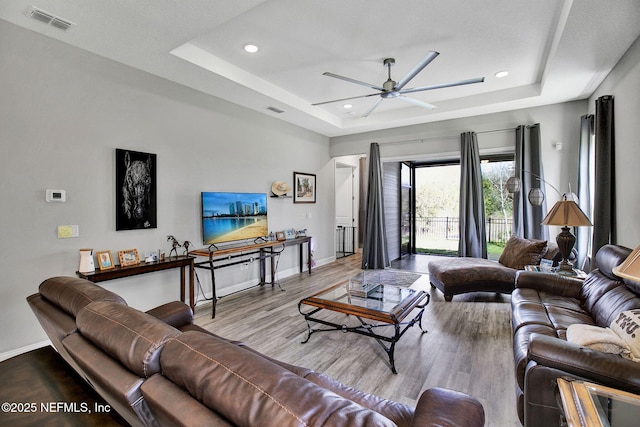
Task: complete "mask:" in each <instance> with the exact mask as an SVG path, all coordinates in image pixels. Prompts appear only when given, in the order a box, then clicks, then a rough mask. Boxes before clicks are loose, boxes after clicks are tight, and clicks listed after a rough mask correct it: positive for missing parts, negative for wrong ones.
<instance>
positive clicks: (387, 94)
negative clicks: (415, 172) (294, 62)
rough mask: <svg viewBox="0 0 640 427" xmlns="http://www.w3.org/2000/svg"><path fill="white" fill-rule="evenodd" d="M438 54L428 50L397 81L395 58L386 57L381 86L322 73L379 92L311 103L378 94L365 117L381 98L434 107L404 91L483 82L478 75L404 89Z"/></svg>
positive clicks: (326, 102)
mask: <svg viewBox="0 0 640 427" xmlns="http://www.w3.org/2000/svg"><path fill="white" fill-rule="evenodd" d="M438 55H440V53H439V52H435V51H430V52H429V53H427V55H426V56H425V57H424V58H422V60H421V61H420V62H418V63H417V64H416V66H415V67H413V69H411V71H409V72H408V73H407V75H406V76H404V77H403V78H402V79H400V81H399V82H396V81H394V80H392V79H391V66H392V65H393V64H395V63H396V60H395V59H393V58H386V59H385V60H384V61H383V64H384V65H385V66H386V67H387V70H388V76H389V78H388V79H387V81H386V82H384V83H383V84H382V86H377V85H374V84H371V83H367V82H363V81H360V80H355V79H352V78H350V77H345V76H341V75H338V74H334V73H330V72H325V73H322V75H323V76H329V77H333V78H336V79H340V80H344V81H347V82H351V83H355V84H358V85H362V86H366V87H369V88H371V89H375V90H377V91H379V92H376V93H370V94H368V95H360V96H351V97H348V98H341V99H334V100H332V101H324V102H318V103H317V104H312V105H323V104H330V103H332V102H340V101H346V100H349V99H356V98H367V97H370V96H380V98H379V99H378V100H377V101H376V102H375V103H374V104H373V105H372V106H371V107H369V109H368V110H367V111H366V112H365V113H364V114H363V115H362V117H367V116H368V115H369V114H371V112H372V111H373V110H375V109H376V107H377V106H378V105H380V103H381V102H382V101H383V100H385V99H393V98H396V99H400V100H402V101H405V102H408V103H410V104H414V105H418V106H420V107H423V108H427V109H430V110H431V109H433V108H435V105H432V104H427V103H426V102H422V101H420V100H418V99H415V98H410V97H408V96H404V94H405V93H413V92H422V91H425V90H433V89H442V88H445V87H452V86H462V85H468V84H473V83H482V82H484V77H478V78H475V79H469V80H460V81H457V82H451V83H441V84H436V85H430V86H421V87H414V88H408V89H404V87H405V86H406V85H407V83H409V81H411V79H413V78H414V77H415V76H416V75H417V74H418V73H419V72H420V71H422V70H423V69H424V68H425V67H426V66H427V65H429V64H430V63H431V61H433V60H434V59H436V57H437V56H438Z"/></svg>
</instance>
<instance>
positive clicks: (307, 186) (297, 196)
mask: <svg viewBox="0 0 640 427" xmlns="http://www.w3.org/2000/svg"><path fill="white" fill-rule="evenodd" d="M315 202H316V176H315V174H312V173H303V172H294V173H293V203H315Z"/></svg>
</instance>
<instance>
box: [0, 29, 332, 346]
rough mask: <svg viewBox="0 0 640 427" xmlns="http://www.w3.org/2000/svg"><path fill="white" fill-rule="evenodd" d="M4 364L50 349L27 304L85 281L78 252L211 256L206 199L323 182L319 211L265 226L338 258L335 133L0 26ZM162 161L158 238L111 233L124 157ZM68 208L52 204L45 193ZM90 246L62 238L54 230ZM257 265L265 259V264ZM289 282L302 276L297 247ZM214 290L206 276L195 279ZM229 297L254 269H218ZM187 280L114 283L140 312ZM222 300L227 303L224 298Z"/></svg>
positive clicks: (277, 215) (291, 214) (174, 276)
mask: <svg viewBox="0 0 640 427" xmlns="http://www.w3.org/2000/svg"><path fill="white" fill-rule="evenodd" d="M0 58H2V59H1V62H0V94H2V95H1V96H0V117H1V120H0V147H1V153H2V155H1V156H0V174H1V179H0V189H1V191H0V194H2V197H3V201H2V209H0V224H1V227H2V232H1V233H0V235H1V238H0V242H1V243H0V244H1V245H2V246H1V247H2V256H1V257H0V271H2V274H3V278H2V280H1V281H0V316H1V320H2V325H3V327H2V329H1V331H0V356H3V355H4V356H10V355H12V353H14V352H18V351H20V350H24V349H27V348H29V347H30V346H33V345H37V344H38V343H41V342H42V341H43V340H45V338H46V337H45V334H44V333H43V332H42V329H41V328H40V326H39V324H38V323H37V321H36V319H35V317H34V315H33V314H32V313H31V310H30V309H29V307H28V305H27V303H26V301H25V298H26V297H27V296H28V295H30V294H32V293H34V292H37V289H38V285H39V284H40V283H41V282H42V281H43V280H44V279H46V278H48V277H51V276H57V275H70V276H73V275H75V271H76V270H77V268H78V264H79V252H78V249H79V248H84V247H89V248H94V249H95V250H111V251H114V252H116V251H118V250H121V249H129V248H137V249H138V250H139V251H140V252H143V251H152V250H157V249H159V248H164V249H166V250H167V252H168V250H169V248H170V247H169V246H168V244H167V242H166V236H167V235H168V234H173V235H175V236H176V237H177V238H178V239H179V240H181V241H182V240H190V241H192V242H194V243H196V245H199V247H202V246H204V245H203V244H202V238H201V226H200V212H199V211H200V200H199V197H200V192H201V191H247V192H268V191H269V189H270V186H271V183H272V182H273V181H275V180H284V181H287V182H289V183H290V184H291V183H292V179H293V171H300V172H308V173H315V174H317V189H318V194H317V203H316V204H293V203H292V199H284V200H280V199H278V200H276V199H271V198H270V199H269V200H268V207H269V228H270V229H271V230H282V229H284V228H289V227H293V228H296V229H300V228H308V230H309V234H310V235H312V236H314V257H315V259H316V261H318V262H320V263H322V262H328V261H330V260H332V259H333V257H334V255H335V254H334V252H333V251H334V242H333V236H334V200H333V191H334V190H333V187H334V184H333V180H334V166H333V161H332V160H331V159H330V157H329V140H328V138H327V137H325V136H321V135H318V134H316V133H313V132H310V131H307V130H304V129H301V128H298V127H295V126H292V125H289V124H287V123H285V122H283V121H281V120H277V119H274V118H271V117H268V116H267V115H262V114H258V113H255V112H252V111H249V110H246V109H243V108H241V107H238V106H236V105H233V104H230V103H228V102H225V101H222V100H219V99H216V98H213V97H210V96H207V95H204V94H201V93H199V92H196V91H194V90H191V89H188V88H185V87H183V86H180V85H177V84H174V83H171V82H169V81H167V80H164V79H161V78H158V77H155V76H153V75H150V74H147V73H144V72H141V71H138V70H135V69H133V68H129V67H126V66H123V65H121V64H119V63H116V62H113V61H110V60H106V59H104V58H101V57H99V56H96V55H94V54H91V53H88V52H86V51H83V50H80V49H76V48H73V47H70V46H68V45H66V44H63V43H61V42H58V41H54V40H52V39H49V38H46V37H43V36H40V35H37V34H35V33H33V32H30V31H27V30H25V29H21V28H19V27H16V26H14V25H12V24H9V23H7V22H6V21H2V20H0ZM116 148H125V149H131V150H136V151H143V152H149V153H155V154H156V155H157V166H158V167H157V171H158V175H157V178H158V228H157V229H153V230H140V231H119V232H116V231H115V176H114V175H115V149H116ZM47 188H53V189H64V190H66V192H67V202H66V203H46V202H45V189H47ZM69 224H77V225H79V227H80V237H79V238H74V239H57V236H56V229H57V226H58V225H69ZM256 264H257V263H256ZM279 271H280V277H284V276H286V275H287V274H292V273H294V272H297V248H295V247H292V248H287V250H286V251H285V252H284V254H283V255H282V259H281V261H280V264H279ZM199 277H200V281H201V282H202V286H203V288H204V290H205V292H207V293H210V291H211V283H210V278H209V275H208V272H207V271H205V270H201V271H200V272H199ZM217 278H218V288H219V289H220V290H219V293H220V294H225V293H228V292H230V291H233V290H236V289H238V288H241V287H245V286H248V285H252V284H255V283H257V281H256V278H257V266H256V265H254V267H252V268H249V269H241V268H240V267H239V266H238V267H233V268H229V269H225V270H218V273H217ZM178 283H179V274H178V271H177V270H171V271H167V272H159V273H152V274H148V275H144V276H137V277H135V278H129V279H121V280H115V281H111V282H104V286H105V287H106V288H108V289H110V290H113V291H115V292H117V293H119V294H120V295H122V296H123V297H124V298H125V299H126V300H127V302H128V303H129V304H130V305H131V306H133V307H136V308H139V309H143V310H146V309H149V308H151V307H153V306H155V305H158V304H161V303H164V302H168V301H171V300H175V299H178V297H179V286H178ZM223 303H224V302H223Z"/></svg>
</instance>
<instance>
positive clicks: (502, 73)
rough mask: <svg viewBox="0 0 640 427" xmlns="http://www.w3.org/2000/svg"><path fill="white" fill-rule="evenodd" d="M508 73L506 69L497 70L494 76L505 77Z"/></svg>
mask: <svg viewBox="0 0 640 427" xmlns="http://www.w3.org/2000/svg"><path fill="white" fill-rule="evenodd" d="M508 75H509V72H508V71H507V70H503V71H498V72H497V73H496V74H495V76H496V77H498V78H501V77H507V76H508Z"/></svg>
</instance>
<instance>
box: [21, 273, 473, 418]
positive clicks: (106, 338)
mask: <svg viewBox="0 0 640 427" xmlns="http://www.w3.org/2000/svg"><path fill="white" fill-rule="evenodd" d="M39 291H40V292H39V293H37V294H34V295H31V296H29V297H28V298H27V300H28V303H29V305H30V306H31V308H32V310H33V312H34V313H35V315H36V317H37V318H38V320H39V322H40V324H41V325H42V327H43V328H44V330H45V331H46V333H47V335H49V338H50V339H51V342H52V344H53V345H54V347H55V348H56V349H57V350H58V351H59V353H60V354H61V355H62V357H63V358H64V359H65V360H66V361H67V362H68V363H69V364H70V365H71V366H72V367H73V368H74V369H75V370H76V371H77V372H78V373H79V374H80V375H81V376H82V377H83V378H84V379H86V381H87V382H88V383H89V384H90V385H91V386H92V387H93V388H94V389H95V390H97V391H98V393H100V395H101V396H102V397H103V398H104V399H105V400H106V401H107V402H108V403H109V404H110V405H111V406H112V408H114V409H115V410H116V411H117V412H118V413H119V414H120V415H122V417H123V418H125V419H126V421H127V422H128V423H130V424H131V425H134V426H193V425H207V426H230V425H245V426H258V425H268V426H272V425H278V426H300V425H307V426H315V425H331V426H395V425H398V426H436V425H438V426H462V427H464V426H483V425H484V410H483V408H482V405H481V404H480V403H479V402H478V401H477V400H476V399H474V398H472V397H470V396H468V395H465V394H463V393H459V392H456V391H452V390H446V389H440V388H432V389H429V390H426V391H425V392H424V393H423V394H422V395H421V397H420V399H419V400H418V403H417V406H416V408H411V407H409V406H407V405H404V404H401V403H397V402H393V401H390V400H386V399H382V398H379V397H377V396H373V395H370V394H366V393H363V392H361V391H358V390H355V389H353V388H351V387H348V386H345V385H343V384H340V383H338V382H336V381H334V380H332V379H331V378H329V377H327V376H326V375H323V374H321V373H318V372H314V371H312V370H310V369H305V368H301V367H297V366H293V365H290V364H287V363H283V362H280V361H277V360H274V359H271V358H269V357H267V356H265V355H262V354H260V353H258V352H256V351H255V350H253V349H251V348H249V347H247V346H245V345H243V344H242V343H239V342H234V341H230V340H227V339H224V338H222V337H219V336H216V335H214V334H212V333H210V332H208V331H206V330H204V329H203V328H200V327H199V326H197V325H194V324H193V313H192V311H191V309H190V308H189V307H188V306H187V305H185V304H183V303H181V302H172V303H168V304H165V305H162V306H160V307H157V308H155V309H152V310H149V311H148V312H146V313H144V312H141V311H138V310H136V309H134V308H131V307H128V306H127V304H126V302H125V301H124V300H123V299H122V298H121V297H119V296H118V295H116V294H114V293H112V292H110V291H108V290H106V289H104V288H101V287H100V286H98V285H96V284H93V283H91V282H88V281H85V280H82V279H77V278H73V277H54V278H51V279H48V280H45V281H44V282H43V283H42V284H41V285H40V288H39Z"/></svg>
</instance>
